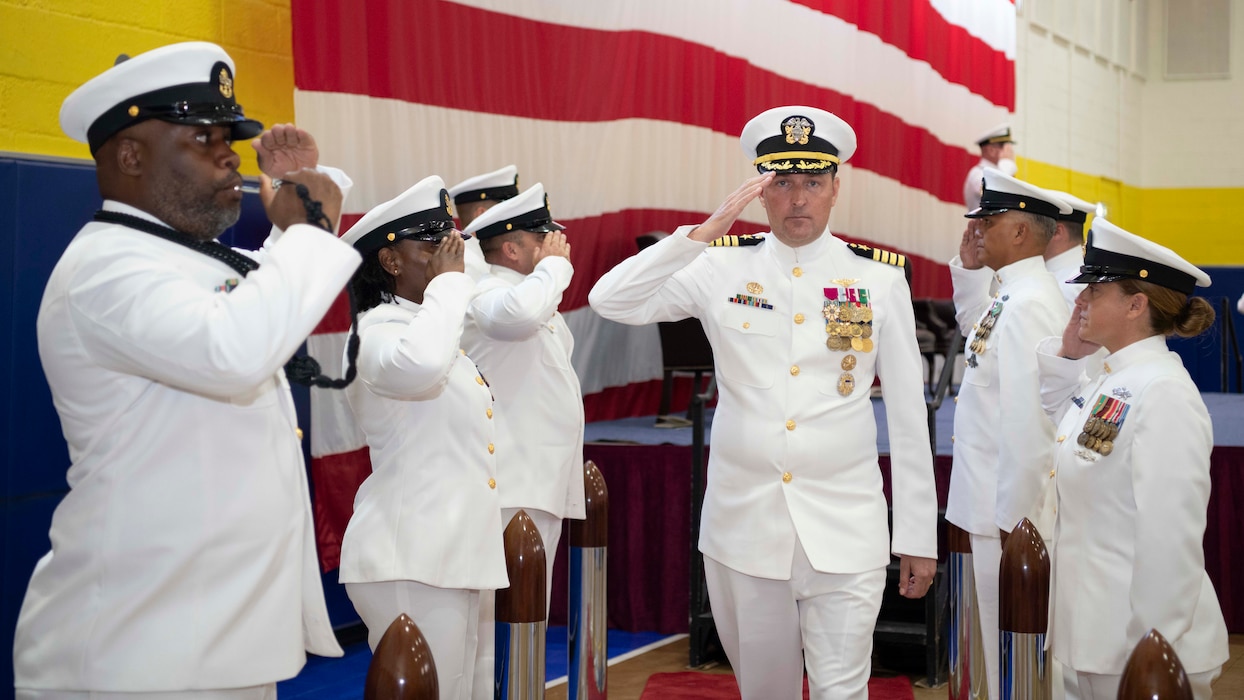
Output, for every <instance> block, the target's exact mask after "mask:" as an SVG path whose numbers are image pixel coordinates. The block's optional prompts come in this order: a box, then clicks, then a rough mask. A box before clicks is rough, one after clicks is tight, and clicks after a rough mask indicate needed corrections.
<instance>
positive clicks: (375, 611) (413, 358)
mask: <svg viewBox="0 0 1244 700" xmlns="http://www.w3.org/2000/svg"><path fill="white" fill-rule="evenodd" d="M448 205H449V195H448V193H447V192H446V191H445V185H444V183H443V182H441V179H440V178H439V177H435V176H433V177H429V178H426V179H424V180H422V181H420V182H419V183H418V184H416V185H415V186H414V187H412V188H410V189H409V190H407V191H406V192H404V193H403V194H401V195H399V196H398V197H397V198H395V199H393V200H391V201H389V202H386V203H384V204H381V205H380V206H378V207H376V208H375V209H373V210H372V211H370V212H369V213H368V214H367V215H366V216H365V217H363V218H362V219H361V220H359V222H358V223H357V224H355V225H354V227H353V228H351V229H350V231H349V232H347V233H346V235H345V236H344V237H343V238H344V239H346V240H347V241H348V242H350V243H352V244H353V245H354V246H355V248H357V249H358V250H359V252H360V253H362V254H363V265H362V267H360V268H359V271H358V272H357V273H356V274H355V277H354V279H353V280H352V282H351V285H352V288H353V290H354V294H355V299H356V302H357V304H358V306H359V309H360V311H361V312H362V313H361V315H360V316H359V320H358V325H359V338H360V340H361V346H360V348H359V357H358V379H359V381H357V382H355V383H354V385H353V386H352V387H351V388H350V390H349V391H348V393H347V397H348V399H349V402H350V408H351V410H353V412H354V414H355V417H356V418H357V420H358V425H359V427H360V428H361V429H362V431H363V433H364V435H366V437H367V445H368V447H369V448H370V451H371V463H372V474H371V476H369V477H368V478H367V480H366V481H364V482H363V484H362V486H360V487H359V492H358V494H357V495H356V496H355V499H354V515H353V516H352V517H351V518H350V524H349V525H348V526H347V527H346V533H345V537H344V538H343V540H342V543H341V575H340V580H341V582H342V583H344V584H345V585H346V593H347V594H348V595H349V596H350V600H351V601H352V602H353V603H354V608H355V610H357V611H358V613H359V615H360V616H361V617H362V618H363V622H364V623H366V624H367V628H368V643H369V644H370V645H371V647H372V649H375V648H376V645H377V643H379V641H380V637H381V636H383V635H384V632H385V630H386V629H388V627H389V624H390V623H392V622H393V620H394V619H395V618H396V617H397V616H398V615H399V614H401V613H406V614H407V615H409V616H410V617H411V618H412V619H413V620H414V621H415V623H416V624H418V625H419V628H420V629H421V630H422V631H423V634H424V636H425V637H427V640H428V643H429V645H430V646H431V648H432V656H433V658H434V659H435V661H436V671H437V676H438V680H439V682H440V691H441V697H442V698H452V699H454V700H468V699H469V698H472V697H475V698H491V697H492V693H493V690H492V684H491V683H487V682H476V681H475V678H476V677H479V678H481V679H490V678H491V677H492V669H491V668H477V664H476V657H477V654H482V655H483V656H484V658H485V661H481V663H484V664H486V663H487V661H486V659H488V658H491V656H492V653H491V652H492V650H491V649H480V648H479V630H480V627H481V626H491V625H492V624H493V621H492V620H491V619H488V620H484V619H481V616H480V597H481V591H489V592H491V590H493V589H497V588H504V587H505V586H506V585H508V580H507V578H506V570H505V554H504V552H503V549H502V539H501V532H502V531H501V507H500V502H499V501H498V498H497V481H496V476H497V471H496V458H495V456H494V452H495V447H494V444H493V443H494V430H493V425H494V424H493V420H492V417H493V409H492V394H491V393H490V391H489V388H488V386H487V383H486V382H485V381H484V378H483V376H481V375H480V373H479V371H478V370H477V369H476V368H475V365H474V363H472V362H471V360H470V359H469V358H467V357H466V355H465V354H464V353H462V351H461V350H460V349H459V344H460V342H459V341H460V339H461V337H462V327H463V321H464V318H465V317H466V310H467V303H468V302H469V301H470V299H471V295H472V292H473V290H474V282H473V281H472V280H471V278H470V277H468V276H467V275H466V274H465V273H464V272H463V267H464V265H463V241H462V238H461V237H460V235H459V234H458V233H457V232H456V231H455V230H454V228H453V219H452V217H451V216H450V213H449V206H448ZM481 686H483V687H481Z"/></svg>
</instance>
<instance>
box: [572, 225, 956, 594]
mask: <svg viewBox="0 0 1244 700" xmlns="http://www.w3.org/2000/svg"><path fill="white" fill-rule="evenodd" d="M691 228H692V227H690V226H684V227H681V228H679V229H678V230H677V231H675V233H674V234H673V235H671V236H669V237H668V238H665V239H664V240H662V241H660V242H658V243H656V244H655V245H653V246H651V247H649V248H647V249H645V250H643V251H642V252H640V253H639V254H638V255H636V256H634V257H632V258H630V259H628V260H626V261H623V262H622V263H621V264H619V265H618V266H617V267H615V268H614V269H613V270H612V271H610V272H609V273H608V274H606V275H605V276H604V277H602V278H601V279H600V281H599V282H598V283H597V284H596V286H595V288H594V289H593V290H592V293H591V295H590V297H589V300H590V302H591V304H592V307H593V308H594V309H596V311H597V312H598V313H600V315H601V316H603V317H605V318H607V319H610V320H614V321H620V322H623V323H629V324H635V325H638V324H644V323H654V322H658V321H676V320H679V319H683V318H687V317H689V316H695V317H697V318H699V319H700V321H701V322H702V323H703V325H704V330H705V333H706V334H707V335H708V339H709V341H710V342H711V343H712V346H713V355H714V358H715V362H716V372H717V379H718V386H719V387H720V389H721V397H720V399H719V401H718V407H717V411H716V414H715V416H714V419H713V430H712V450H711V452H710V456H709V465H708V490H707V493H706V495H705V499H704V511H703V516H702V520H701V529H700V532H701V535H700V550H701V551H702V552H704V554H705V555H706V556H708V557H711V558H713V559H715V560H717V561H719V562H721V563H722V564H725V565H726V566H728V567H730V568H731V569H734V570H736V571H739V572H742V573H744V574H747V575H749V576H757V577H762V578H770V579H789V578H790V575H791V562H792V559H793V556H794V548H795V543H796V537H797V538H798V540H799V542H801V543H802V545H803V547H804V549H805V550H806V551H807V555H808V560H809V561H810V562H811V564H812V566H813V568H815V569H816V570H817V571H821V572H827V573H848V574H849V573H860V572H864V571H871V570H874V569H877V568H880V567H883V566H885V565H886V564H887V563H888V562H889V560H890V552H891V551H893V552H894V553H896V554H908V555H912V556H919V557H936V556H937V542H936V532H935V526H936V519H937V497H936V494H935V491H934V485H933V465H932V455H931V454H930V451H929V432H928V423H927V418H926V410H925V403H924V397H923V392H922V389H923V386H924V385H923V379H922V376H923V369H922V365H921V360H920V355H919V352H918V350H917V347H916V336H915V320H914V317H913V313H912V306H911V292H910V290H909V289H908V287H907V281H906V279H905V278H904V277H903V271H902V270H901V269H900V268H897V267H893V266H889V265H885V264H881V263H876V262H872V261H870V260H864V259H862V258H861V257H859V256H858V255H856V254H855V253H853V252H851V250H850V249H849V248H847V245H846V243H844V242H843V241H842V240H840V239H838V238H835V237H833V236H832V235H830V234H829V232H828V231H826V233H825V234H824V235H822V236H821V238H819V239H817V240H816V241H814V242H812V243H810V244H808V245H805V246H803V247H800V248H791V247H789V246H787V245H785V244H783V243H782V242H781V241H779V240H778V239H777V237H776V236H773V235H772V234H770V235H768V236H767V237H766V239H765V242H764V244H763V245H758V246H751V247H745V248H713V249H708V250H706V244H705V243H700V242H697V241H693V240H690V239H689V238H687V234H688V233H689V231H690V230H691ZM839 279H849V280H856V282H855V284H854V285H853V286H856V287H858V288H862V289H867V290H868V294H869V297H870V299H871V303H872V309H873V313H874V320H873V329H874V332H873V337H872V339H873V341H874V343H875V347H874V349H873V352H868V353H864V352H836V351H831V350H829V349H828V348H827V347H826V339H827V338H828V336H827V334H826V331H825V322H824V319H823V318H822V315H821V312H822V306H823V302H824V301H825V292H824V288H826V287H832V286H835V282H834V280H839ZM749 283H755V284H757V285H759V286H760V287H762V288H763V290H762V291H759V292H754V293H752V292H749ZM752 289H755V287H752ZM739 294H753V295H754V296H760V297H763V298H764V299H766V300H767V303H768V304H770V305H771V306H772V308H768V309H766V308H755V307H752V306H747V305H743V304H737V303H731V299H733V298H734V297H735V296H736V295H739ZM847 355H853V356H854V357H855V358H856V359H857V361H858V364H857V366H855V367H854V369H853V370H852V371H851V373H852V374H853V375H854V377H855V384H856V387H855V390H854V391H853V392H851V393H850V395H848V396H841V395H840V394H839V393H838V389H837V387H838V382H839V377H840V376H841V375H842V374H843V369H842V365H841V363H842V362H843V360H844V358H845V357H846V356H847ZM874 376H880V377H881V380H882V382H881V389H882V394H883V397H884V399H885V408H886V416H887V419H888V421H889V433H890V446H891V454H892V457H891V473H892V476H893V480H892V483H893V498H894V536H893V544H892V546H890V547H887V541H886V536H887V534H888V533H887V531H886V499H885V497H884V495H883V494H882V490H881V472H880V469H879V468H878V465H877V426H876V421H875V419H874V417H873V409H872V401H871V400H870V398H869V389H868V388H869V387H870V386H871V385H872V383H873V378H874Z"/></svg>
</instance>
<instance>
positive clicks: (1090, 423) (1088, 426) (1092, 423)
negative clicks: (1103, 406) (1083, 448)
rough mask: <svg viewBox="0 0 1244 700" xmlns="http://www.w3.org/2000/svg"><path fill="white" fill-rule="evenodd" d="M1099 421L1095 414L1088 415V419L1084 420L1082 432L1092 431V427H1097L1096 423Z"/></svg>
mask: <svg viewBox="0 0 1244 700" xmlns="http://www.w3.org/2000/svg"><path fill="white" fill-rule="evenodd" d="M1099 422H1100V420H1099V419H1098V418H1097V416H1090V417H1089V419H1088V420H1086V421H1084V432H1086V433H1091V432H1093V429H1094V428H1096V427H1097V424H1098V423H1099Z"/></svg>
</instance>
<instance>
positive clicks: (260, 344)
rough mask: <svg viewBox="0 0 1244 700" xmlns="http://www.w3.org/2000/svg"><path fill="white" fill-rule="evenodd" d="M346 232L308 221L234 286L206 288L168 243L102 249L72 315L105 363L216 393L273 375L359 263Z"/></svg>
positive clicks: (76, 292) (71, 300)
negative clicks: (145, 248)
mask: <svg viewBox="0 0 1244 700" xmlns="http://www.w3.org/2000/svg"><path fill="white" fill-rule="evenodd" d="M358 264H359V254H358V253H357V252H355V251H354V249H353V248H352V247H350V246H349V245H347V244H345V243H342V242H341V241H340V240H339V239H338V238H337V237H336V236H334V235H332V234H330V233H327V232H325V231H322V230H320V229H318V228H315V227H314V226H308V225H305V224H299V225H297V226H292V227H290V230H289V232H288V233H287V234H286V235H284V236H282V237H281V239H280V240H279V241H276V242H275V243H273V244H272V246H271V249H270V250H269V253H268V255H267V256H266V259H265V261H264V263H263V265H262V266H261V267H260V268H259V269H257V270H255V271H254V272H251V273H250V274H249V275H248V276H247V277H246V278H245V279H242V280H241V281H240V284H238V286H237V287H236V288H235V289H234V290H233V291H232V292H230V293H228V294H225V293H219V292H214V291H212V290H209V289H205V288H203V287H202V286H201V285H199V284H197V283H196V282H195V281H193V280H192V279H190V278H189V277H187V276H186V275H185V274H184V273H182V272H181V271H180V270H178V269H176V268H174V267H172V266H170V265H169V263H168V260H167V258H165V257H164V256H162V255H161V254H160V251H159V250H158V249H154V248H153V249H151V250H150V251H149V252H127V253H126V255H125V256H124V257H112V256H97V257H95V258H93V259H90V260H87V261H85V262H84V263H83V264H82V265H81V266H80V267H79V268H78V270H77V271H76V273H75V274H74V277H73V279H72V280H71V282H70V292H69V295H68V309H69V317H70V320H71V322H72V323H73V326H74V330H75V331H76V332H77V333H78V335H79V336H80V337H81V339H82V343H83V346H84V347H85V348H86V350H87V352H88V353H90V355H91V357H92V358H93V359H94V360H95V361H96V362H98V363H99V364H100V365H101V366H103V367H105V368H107V369H111V370H114V371H117V372H123V373H125V374H132V375H136V376H141V377H148V378H150V379H152V380H155V381H158V382H161V383H163V384H167V385H169V386H173V387H177V388H180V389H184V390H186V391H193V392H197V393H201V394H205V395H207V396H217V397H229V396H235V395H238V394H241V393H244V392H246V391H248V390H251V389H253V388H255V387H256V386H258V385H259V384H261V383H262V382H264V381H266V380H268V379H271V378H272V376H273V375H274V374H275V373H276V371H277V370H278V369H280V368H281V366H282V365H284V364H285V362H286V361H287V360H288V359H289V358H290V357H291V356H292V355H293V354H294V351H295V350H297V349H298V346H299V345H301V344H302V342H303V341H304V340H306V339H307V336H308V335H310V334H311V331H312V330H313V329H314V328H315V326H316V324H317V323H319V321H320V319H321V318H323V316H324V314H325V312H327V311H328V307H329V306H330V305H331V304H332V302H333V300H334V299H336V298H337V294H338V293H339V292H340V291H341V289H342V288H343V287H344V286H345V284H346V282H347V281H348V280H349V279H350V275H351V274H352V273H353V272H354V269H355V268H356V267H358Z"/></svg>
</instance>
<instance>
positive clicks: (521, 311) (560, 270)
mask: <svg viewBox="0 0 1244 700" xmlns="http://www.w3.org/2000/svg"><path fill="white" fill-rule="evenodd" d="M573 275H574V267H573V266H572V265H571V264H570V261H569V260H567V259H566V258H562V257H550V258H544V259H543V260H541V261H540V262H539V264H537V265H536V269H535V270H533V271H532V273H531V274H529V275H527V277H526V278H525V279H524V280H523V281H522V282H519V283H518V284H516V285H514V286H488V285H487V282H485V283H484V284H483V285H481V286H482V287H484V288H483V289H482V290H481V291H480V292H479V293H478V294H476V296H475V299H473V300H472V301H471V306H470V310H469V311H468V313H469V314H470V317H471V319H472V320H473V321H474V322H475V323H476V325H478V326H479V329H480V332H482V333H483V334H484V335H485V336H486V337H488V338H490V339H492V340H502V341H511V342H512V341H519V340H525V339H527V338H530V337H531V336H533V335H535V334H536V332H537V331H539V330H540V328H541V327H543V325H544V324H545V323H547V322H548V320H549V319H550V318H552V317H553V314H555V313H557V306H558V305H559V304H561V301H562V293H564V292H565V291H566V287H568V286H569V285H570V278H571V277H572V276H573Z"/></svg>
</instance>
